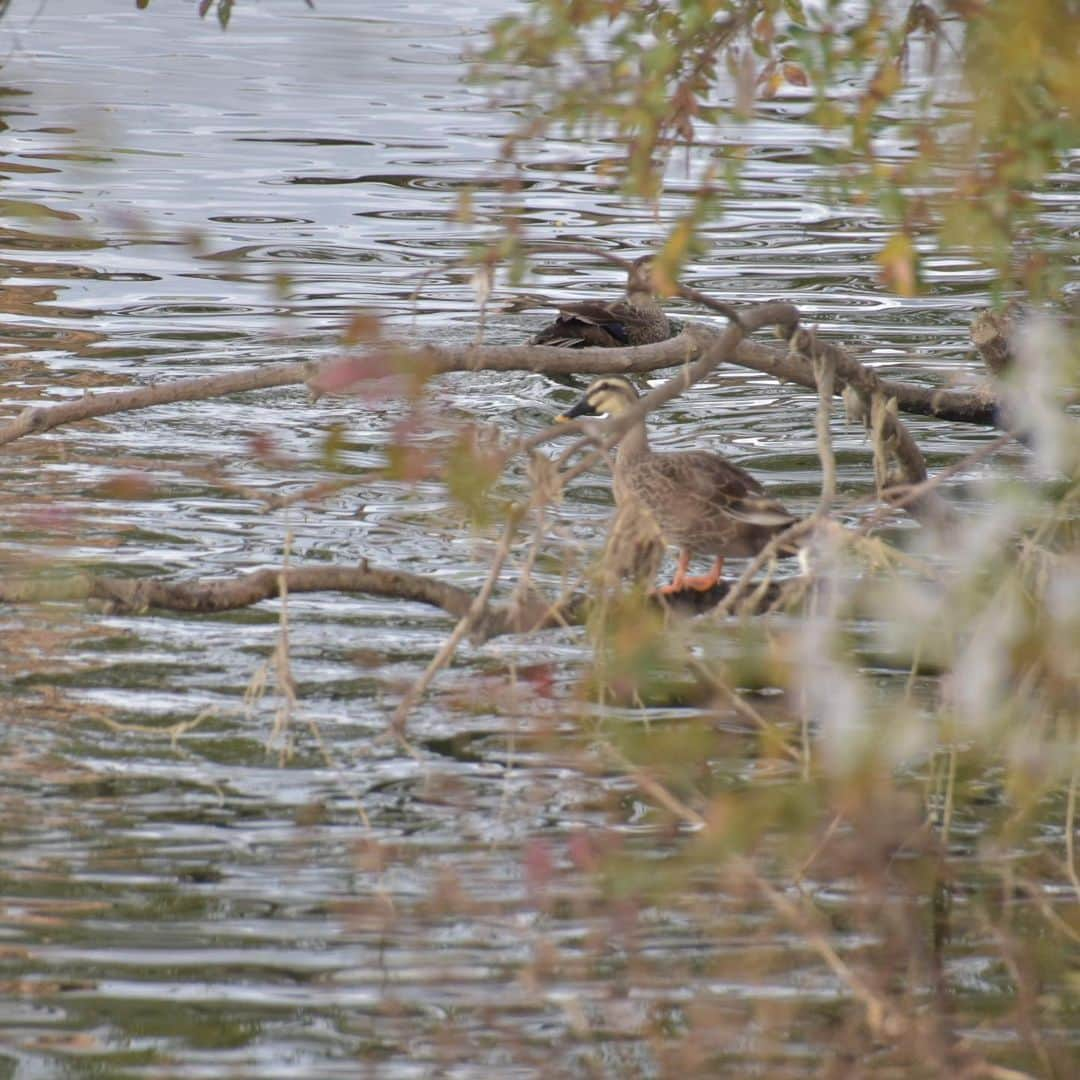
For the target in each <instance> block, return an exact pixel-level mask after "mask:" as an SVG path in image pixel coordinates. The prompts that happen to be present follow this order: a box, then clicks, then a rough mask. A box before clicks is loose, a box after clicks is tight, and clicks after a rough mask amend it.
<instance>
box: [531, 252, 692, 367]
mask: <svg viewBox="0 0 1080 1080" xmlns="http://www.w3.org/2000/svg"><path fill="white" fill-rule="evenodd" d="M652 266H653V256H652V255H643V256H642V257H641V258H640V259H635V260H634V261H633V262H632V263H631V264H630V269H629V272H628V274H627V279H626V299H625V300H612V301H608V302H604V301H601V300H582V301H581V302H580V303H577V304H561V305H560V306H559V315H558V318H557V319H556V320H555V321H554V322H553V323H551V325H550V326H545V327H544V329H543V330H541V331H540V332H539V333H538V334H537V335H536V336H535V337H534V338H533V339H532V341H531V344H533V345H560V346H562V347H563V348H565V349H585V348H589V347H599V348H602V349H617V348H621V347H622V346H625V345H652V344H653V343H654V342H657V341H666V340H667V339H668V338H669V337H671V324H670V323H669V322H668V318H667V316H666V315H665V314H664V309H663V308H662V307H661V306H660V303H659V301H658V300H657V298H656V288H655V285H654V284H653V277H652Z"/></svg>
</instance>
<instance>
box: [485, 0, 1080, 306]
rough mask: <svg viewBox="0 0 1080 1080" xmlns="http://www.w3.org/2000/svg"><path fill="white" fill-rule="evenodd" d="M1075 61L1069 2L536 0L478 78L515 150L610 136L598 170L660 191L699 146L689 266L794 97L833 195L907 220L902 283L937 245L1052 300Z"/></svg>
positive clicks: (896, 221)
mask: <svg viewBox="0 0 1080 1080" xmlns="http://www.w3.org/2000/svg"><path fill="white" fill-rule="evenodd" d="M1078 55H1080V10H1078V9H1077V6H1076V5H1075V4H1074V3H1070V2H1062V0H945V2H944V3H936V4H933V3H923V2H916V3H912V4H910V5H905V4H902V3H901V4H898V3H892V2H887V0H868V2H865V3H858V4H852V3H848V2H846V0H823V2H820V3H812V4H811V3H807V4H803V3H802V2H801V0H747V2H744V3H737V2H732V0H683V2H678V3H663V2H652V3H644V4H642V3H635V2H631V0H533V2H532V3H529V4H528V5H527V6H526V9H525V11H524V12H523V13H522V14H515V15H511V16H508V17H506V18H504V19H501V20H499V21H498V22H497V23H496V24H495V25H494V26H493V28H492V32H491V40H490V44H489V47H488V48H487V50H486V51H485V52H484V54H483V56H482V58H481V59H480V62H479V63H478V65H477V73H478V75H479V76H480V77H482V78H485V79H488V80H492V81H498V82H499V83H500V84H501V86H502V88H503V93H504V95H505V98H506V100H507V101H508V102H511V103H514V104H516V105H517V107H518V108H519V109H520V111H521V112H522V113H523V114H524V116H525V119H524V121H523V122H522V124H521V126H520V127H519V129H518V130H517V131H515V132H514V133H513V134H512V136H511V137H510V138H509V139H508V140H507V146H506V149H507V153H508V155H509V156H510V157H511V158H519V159H523V158H525V157H527V155H528V153H529V148H530V146H532V145H534V144H535V142H536V140H539V139H542V138H543V137H545V136H546V135H548V134H551V133H558V132H566V133H569V132H575V133H583V134H586V135H593V136H596V137H597V138H604V139H606V140H609V142H610V144H611V145H612V147H613V149H612V152H611V154H610V155H609V157H608V159H607V160H606V161H605V162H603V163H602V165H601V171H602V172H606V173H607V174H608V175H611V176H613V177H616V178H617V179H618V181H619V182H620V183H621V185H622V187H623V189H624V190H625V191H626V192H627V193H629V194H634V195H640V196H644V197H646V198H650V199H655V198H657V197H659V195H660V194H661V192H662V191H663V188H664V180H665V175H666V173H667V171H668V168H669V166H670V165H671V164H672V162H673V160H674V161H677V162H678V161H681V160H682V155H678V156H676V152H677V151H680V150H682V149H687V150H690V149H691V148H694V147H697V148H699V150H700V153H696V154H693V155H692V156H691V157H688V158H687V161H691V160H692V161H693V162H694V167H695V168H696V170H697V179H698V181H699V188H698V194H697V199H698V201H699V204H700V206H699V207H698V208H695V209H694V210H692V211H691V212H690V213H689V214H688V215H687V220H686V222H685V223H684V227H680V228H676V229H674V230H673V231H672V233H671V235H670V236H669V238H668V243H667V248H666V250H665V252H664V263H665V266H666V268H667V270H668V272H669V273H670V274H672V275H673V274H674V272H675V270H676V269H677V267H678V265H679V264H680V263H681V262H682V261H683V260H684V259H685V258H686V256H687V255H688V254H689V253H690V252H691V250H692V248H693V245H694V243H695V227H696V226H697V225H698V224H699V222H700V220H701V218H702V216H708V215H709V214H710V213H715V211H716V209H717V208H719V209H722V206H723V194H724V192H725V191H732V192H735V191H737V190H738V182H739V171H740V165H741V163H742V161H743V160H744V159H745V157H746V155H747V154H748V153H749V151H750V145H749V143H748V142H747V141H745V140H744V139H743V138H741V133H742V132H743V131H744V130H745V128H746V125H748V124H749V123H750V122H752V121H754V120H755V119H756V118H758V116H759V114H760V113H759V110H760V109H761V108H762V104H763V103H765V102H770V101H773V100H774V99H782V100H783V102H784V105H785V112H786V114H787V115H791V114H792V112H797V113H799V114H801V115H802V116H803V117H804V118H805V120H806V122H807V124H808V125H809V128H810V129H817V131H818V136H817V137H816V138H814V139H812V140H811V142H812V145H813V146H814V149H813V150H812V151H810V152H812V153H813V154H814V155H815V156H816V157H817V158H818V159H819V160H820V161H821V162H822V163H824V164H825V165H827V166H828V167H829V184H830V187H831V188H832V193H833V196H834V198H836V199H839V200H843V201H850V202H851V203H852V204H854V205H858V204H873V205H875V206H876V207H877V209H878V210H879V212H880V213H881V215H882V217H883V218H885V219H886V220H887V221H890V222H892V223H893V228H894V232H893V233H892V235H891V237H890V238H888V239H887V240H886V241H885V243H884V244H883V246H882V249H881V253H880V256H879V259H880V262H881V269H882V276H883V278H884V280H885V282H886V284H887V285H888V286H889V287H890V288H891V289H893V290H894V291H896V292H898V293H900V294H901V295H913V294H914V293H916V292H917V291H918V290H919V288H920V274H919V263H920V256H921V255H923V254H925V253H926V252H927V251H928V250H930V249H931V248H933V247H935V246H938V247H941V248H947V249H953V250H957V249H959V250H963V251H965V252H968V253H970V254H973V255H974V256H975V257H977V258H979V259H981V260H983V261H984V262H985V263H986V264H987V265H988V266H990V267H992V268H993V269H994V270H995V271H996V273H997V280H996V282H995V288H996V289H997V290H1006V289H1010V288H1020V289H1022V290H1024V291H1025V292H1026V293H1027V294H1029V295H1031V296H1032V297H1034V298H1040V297H1042V296H1046V295H1053V294H1054V293H1055V292H1056V290H1057V289H1058V288H1059V287H1060V285H1061V283H1062V264H1063V260H1064V258H1065V257H1066V256H1067V255H1068V252H1067V251H1065V250H1063V246H1062V243H1061V242H1059V241H1052V240H1051V238H1050V237H1048V235H1047V230H1046V229H1044V228H1040V227H1039V222H1038V211H1039V206H1040V193H1041V192H1044V191H1046V190H1048V189H1049V190H1052V188H1053V186H1054V177H1055V173H1057V172H1058V171H1059V170H1060V169H1061V168H1062V165H1063V162H1064V161H1065V160H1066V159H1067V158H1068V155H1070V154H1071V153H1072V152H1073V151H1074V149H1075V147H1076V146H1077V144H1078V143H1080V65H1078V64H1077V63H1076V57H1077V56H1078ZM523 84H524V85H523ZM898 145H899V146H900V147H902V153H901V154H900V155H899V158H900V160H899V161H898V160H897V157H898V155H897V154H896V148H897V146H898ZM883 148H884V149H885V152H884V153H882V152H881V151H882V149H883ZM792 150H793V152H795V153H805V152H807V151H806V150H805V149H804V148H802V147H793V148H792ZM1073 254H1075V252H1073Z"/></svg>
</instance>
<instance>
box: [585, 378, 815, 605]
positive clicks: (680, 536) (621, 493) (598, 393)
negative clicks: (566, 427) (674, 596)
mask: <svg viewBox="0 0 1080 1080" xmlns="http://www.w3.org/2000/svg"><path fill="white" fill-rule="evenodd" d="M637 400H638V393H637V390H635V389H634V385H633V383H631V382H630V381H629V380H628V379H624V378H623V377H622V376H621V375H606V376H604V377H603V378H600V379H597V380H596V381H595V382H594V383H593V384H592V385H591V386H590V387H589V388H588V389H587V390H586V391H585V394H584V396H583V397H582V398H581V399H580V400H579V401H578V402H577V403H576V404H575V405H574V406H573V407H572V408H571V409H570V410H569V411H568V412H566V413H565V414H564V418H565V419H568V420H569V419H571V418H572V417H575V416H599V415H601V414H604V413H606V414H609V415H612V416H618V415H619V414H620V413H624V412H626V411H627V410H628V409H631V408H633V406H634V405H635V404H636V403H637ZM614 491H615V502H616V504H617V505H618V508H619V516H620V517H621V518H623V520H624V521H625V520H626V518H627V516H629V517H630V518H631V519H636V520H637V521H639V522H640V523H641V526H642V529H643V530H645V531H648V529H650V528H651V529H652V530H654V531H655V532H656V533H658V534H659V536H660V538H661V539H662V540H663V542H664V543H666V544H671V545H674V546H677V547H678V548H679V563H678V568H677V570H676V571H675V577H674V579H673V580H672V582H671V584H670V585H665V586H664V587H663V588H662V589H661V590H660V591H661V592H663V593H673V592H678V591H679V590H681V589H699V590H701V591H706V590H708V589H711V588H712V587H713V586H714V585H715V584H716V583H717V582H718V581H719V580H720V575H721V574H722V573H723V569H724V558H725V557H726V556H731V557H732V558H741V557H743V558H744V557H749V556H753V555H756V554H757V553H758V552H759V551H760V550H761V549H762V548H763V547H764V546H765V545H766V544H767V543H768V542H769V541H770V540H771V539H772V538H773V537H774V536H775V535H776V534H777V533H781V532H783V531H784V530H785V529H786V528H788V526H790V525H793V524H794V523H795V521H796V520H797V519H796V518H795V517H794V516H793V515H791V514H789V513H788V512H787V510H785V509H784V507H783V506H781V505H780V503H778V502H777V501H776V500H775V499H772V498H770V497H769V496H768V495H766V494H765V491H764V489H763V488H762V486H761V485H760V484H759V483H758V482H757V481H756V480H755V479H754V478H753V477H752V476H751V475H750V474H749V473H748V472H746V471H745V470H743V469H740V468H739V467H738V465H734V464H732V463H731V462H730V461H728V460H727V459H726V458H724V457H721V455H720V454H715V453H712V452H710V451H707V450H684V451H679V452H676V453H656V452H655V451H654V450H652V449H651V448H650V447H649V439H648V435H647V434H646V431H645V420H644V418H642V419H641V420H639V421H638V422H637V423H636V424H634V426H633V427H632V428H630V430H629V431H628V432H627V433H626V434H625V435H624V436H623V438H622V441H621V442H620V443H619V448H618V451H617V453H616V457H615V469H614ZM642 519H651V520H642ZM794 552H795V549H794V547H793V548H791V549H785V550H782V551H781V552H780V554H783V555H790V554H794ZM694 555H712V556H713V557H714V560H715V561H714V563H713V566H712V569H711V571H710V572H709V573H708V574H705V575H699V576H695V577H690V576H688V575H687V571H688V570H689V568H690V560H691V558H693V556H694Z"/></svg>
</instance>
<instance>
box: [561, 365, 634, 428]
mask: <svg viewBox="0 0 1080 1080" xmlns="http://www.w3.org/2000/svg"><path fill="white" fill-rule="evenodd" d="M637 399H638V392H637V390H635V389H634V384H633V383H632V382H631V381H630V380H629V379H624V378H623V377H622V376H621V375H604V376H603V377H602V378H599V379H597V380H596V381H595V382H594V383H593V384H592V385H591V386H590V387H589V388H588V390H586V391H585V393H584V394H583V395H582V396H581V397H580V398H579V399H578V400H577V401H576V402H574V404H573V405H572V406H571V407H570V408H569V409H567V410H566V412H564V413H563V414H562V416H560V417H559V419H560V420H573V419H574V417H576V416H604V415H608V416H618V415H619V414H620V413H624V412H626V410H627V409H630V408H633V406H634V405H635V404H636V403H637Z"/></svg>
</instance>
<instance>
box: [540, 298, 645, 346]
mask: <svg viewBox="0 0 1080 1080" xmlns="http://www.w3.org/2000/svg"><path fill="white" fill-rule="evenodd" d="M633 317H634V310H633V308H631V307H630V305H629V304H627V303H625V302H619V301H616V302H614V303H602V302H601V301H599V300H582V301H581V302H580V303H575V304H562V305H560V307H559V316H558V318H557V319H556V320H555V321H554V322H553V323H552V324H551V325H550V326H547V327H545V328H544V329H543V330H541V331H540V332H539V333H538V334H537V335H536V336H535V337H534V338H533V344H534V345H563V346H567V347H569V348H582V347H583V346H586V345H593V346H597V345H598V346H600V347H602V348H616V347H618V346H620V345H628V344H629V343H630V336H629V333H628V331H627V323H628V322H629V321H631V320H632V319H633Z"/></svg>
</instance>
